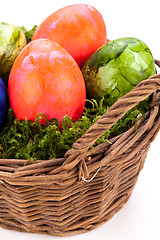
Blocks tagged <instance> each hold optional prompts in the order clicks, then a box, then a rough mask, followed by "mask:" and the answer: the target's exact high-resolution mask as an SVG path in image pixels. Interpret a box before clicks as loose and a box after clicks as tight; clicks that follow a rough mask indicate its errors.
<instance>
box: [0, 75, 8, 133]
mask: <svg viewBox="0 0 160 240" xmlns="http://www.w3.org/2000/svg"><path fill="white" fill-rule="evenodd" d="M7 95H8V94H7V89H6V87H5V85H4V82H3V81H2V79H1V78H0V129H1V128H2V125H3V121H4V118H5V116H6V112H7V107H8V97H7Z"/></svg>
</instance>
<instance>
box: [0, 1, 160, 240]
mask: <svg viewBox="0 0 160 240" xmlns="http://www.w3.org/2000/svg"><path fill="white" fill-rule="evenodd" d="M158 2H159V1H158V0H152V1H146V0H134V1H129V0H128V1H127V0H117V1H116V0H106V1H105V0H93V1H91V0H90V1H89V0H88V1H87V0H86V1H80V0H79V1H77V0H75V1H71V0H68V1H67V0H66V1H61V0H56V1H54V0H52V1H51V0H42V1H39V0H26V1H22V0H13V1H12V0H4V1H1V4H0V22H8V23H12V24H15V25H20V26H22V25H24V26H26V27H27V28H28V29H31V28H32V26H33V25H34V24H37V25H39V24H40V23H41V22H42V21H43V20H44V19H45V18H46V17H47V16H48V15H49V14H51V13H53V12H54V11H56V10H58V9H59V8H61V7H64V6H67V5H70V4H73V3H87V4H90V5H92V6H94V7H95V8H97V9H98V10H99V11H100V12H101V14H102V16H103V18H104V20H105V23H106V27H107V32H108V38H109V39H116V38H120V37H136V38H139V39H141V40H142V41H144V42H145V43H146V44H147V45H148V46H149V48H150V49H151V51H152V53H153V56H154V58H155V59H160V24H159V19H160V10H159V7H158V4H157V3H158ZM159 172H160V133H159V135H158V136H157V138H156V139H155V141H154V142H153V143H152V145H151V148H150V150H149V153H148V156H147V158H146V162H145V165H144V168H143V170H142V171H141V174H140V176H139V179H138V182H137V184H136V187H135V189H134V191H133V193H132V195H131V198H130V199H129V201H128V202H127V204H126V205H125V206H124V208H123V209H122V210H121V211H119V212H118V213H117V214H116V215H115V216H114V217H113V218H112V219H111V220H110V221H108V222H107V223H105V224H104V225H103V226H101V227H99V228H98V229H96V230H93V231H91V232H89V233H85V234H81V235H77V236H72V237H64V238H63V237H61V238H58V237H53V236H49V235H40V234H31V233H19V232H15V231H8V230H4V229H2V228H0V239H1V240H4V239H7V240H12V239H16V240H51V239H52V240H56V239H63V240H73V239H74V240H84V239H87V240H96V239H101V240H104V239H108V240H122V239H123V240H135V239H136V240H143V239H145V240H151V239H153V240H160V174H159Z"/></svg>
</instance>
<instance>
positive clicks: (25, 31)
mask: <svg viewBox="0 0 160 240" xmlns="http://www.w3.org/2000/svg"><path fill="white" fill-rule="evenodd" d="M36 28H37V25H34V26H33V28H32V29H31V30H29V31H28V30H27V29H26V28H25V27H24V26H22V27H20V29H21V30H22V31H23V33H24V35H25V36H26V40H27V43H29V42H30V41H31V39H32V36H33V33H34V32H35V30H36Z"/></svg>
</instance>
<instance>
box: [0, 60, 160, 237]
mask: <svg viewBox="0 0 160 240" xmlns="http://www.w3.org/2000/svg"><path fill="white" fill-rule="evenodd" d="M157 63H158V62H157ZM150 95H151V96H152V102H151V103H150V110H149V111H148V112H147V113H146V114H145V117H142V118H140V119H139V120H138V121H137V129H136V130H135V126H133V127H131V128H130V129H129V130H128V131H126V132H124V133H122V134H121V135H119V136H116V137H114V138H112V139H110V143H108V142H105V143H101V144H99V145H97V146H95V147H94V148H91V147H92V146H93V144H94V143H95V142H96V140H97V139H98V138H99V137H100V136H101V135H103V134H104V133H105V132H106V131H107V130H108V129H110V128H111V127H112V126H113V125H114V124H115V123H116V122H117V121H118V120H119V119H120V118H122V116H124V115H125V113H126V112H128V110H130V109H132V108H133V107H134V106H136V105H137V104H138V103H139V102H141V101H143V100H144V99H146V98H147V97H148V96H150ZM159 105H160V74H156V75H154V76H152V77H150V78H149V79H147V80H144V81H142V82H140V83H139V84H138V85H137V87H136V88H135V89H134V90H132V91H131V92H129V93H128V94H127V95H125V96H123V97H122V98H120V99H119V100H118V101H117V102H115V104H113V105H112V106H111V108H110V109H109V110H108V111H107V112H106V113H105V114H104V115H103V116H102V117H101V118H100V119H99V120H98V121H97V122H96V123H95V124H94V125H92V126H91V127H90V128H89V129H88V131H87V132H86V133H85V134H84V135H83V136H82V137H81V138H79V139H78V140H77V141H76V142H75V143H74V144H73V147H72V148H71V149H70V150H69V151H67V152H66V154H65V155H64V157H63V158H59V159H50V160H37V161H33V162H30V164H28V165H24V163H25V162H26V160H18V159H0V226H1V227H3V228H6V229H12V230H17V231H25V232H33V233H43V234H50V235H55V236H67V235H73V234H79V233H83V232H87V231H90V230H92V229H94V228H96V227H98V226H100V225H101V224H103V223H104V222H106V221H108V220H109V219H110V218H111V217H112V216H113V215H114V214H115V213H116V212H117V211H119V210H120V209H121V208H122V207H123V206H124V204H125V203H126V202H127V200H128V199H129V197H130V195H131V193H132V191H133V188H134V186H135V184H136V181H137V178H138V176H139V173H140V171H141V169H142V167H143V165H144V161H145V158H146V155H147V152H148V150H149V147H150V144H151V142H152V141H153V140H154V139H155V137H156V135H157V133H158V131H159V129H160V109H159Z"/></svg>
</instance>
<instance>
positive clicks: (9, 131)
mask: <svg viewBox="0 0 160 240" xmlns="http://www.w3.org/2000/svg"><path fill="white" fill-rule="evenodd" d="M148 101H149V99H148V100H146V101H143V102H141V103H139V104H138V105H137V106H136V107H135V108H133V109H132V110H130V111H129V112H127V113H126V115H125V116H124V117H123V118H122V119H120V120H119V121H118V122H117V123H116V124H115V125H114V126H113V127H112V128H111V129H110V130H108V131H106V133H105V134H104V135H103V136H102V137H101V138H99V139H98V141H97V142H96V144H95V145H97V144H99V143H101V142H104V141H107V140H109V139H110V138H112V137H114V136H117V135H119V134H121V133H122V132H124V131H126V130H128V129H129V128H130V127H131V126H133V125H135V127H136V122H137V116H138V115H139V114H140V113H141V115H144V113H145V112H146V111H147V110H148V109H149V107H148ZM87 102H88V107H86V108H85V109H84V113H83V115H82V117H81V118H80V119H79V120H78V121H76V122H74V123H73V122H72V120H71V118H69V117H68V116H65V117H64V118H63V121H62V126H61V128H62V129H60V128H59V123H58V120H57V119H51V120H49V121H48V120H47V118H46V116H45V115H44V114H41V113H40V114H39V115H38V116H37V118H36V121H35V122H32V121H30V120H27V119H26V120H24V121H19V120H18V119H17V118H14V114H13V110H12V109H9V111H8V116H7V119H6V124H5V126H4V128H3V130H2V132H1V133H0V158H16V159H32V160H36V159H46V160H47V159H50V158H58V157H63V156H64V154H65V152H66V151H67V150H68V149H70V148H71V147H72V144H73V143H74V142H75V141H76V140H77V139H78V138H80V137H81V136H82V135H83V134H84V133H85V132H86V131H87V129H88V128H89V127H90V126H91V125H92V124H94V123H95V121H97V120H98V119H99V118H100V116H102V115H103V114H104V113H105V112H106V111H107V110H108V109H107V108H106V107H105V106H104V104H103V99H102V100H101V101H100V103H99V104H98V103H97V102H96V101H95V100H92V101H87ZM42 117H45V119H46V124H45V125H42V124H40V120H41V118H42Z"/></svg>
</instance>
